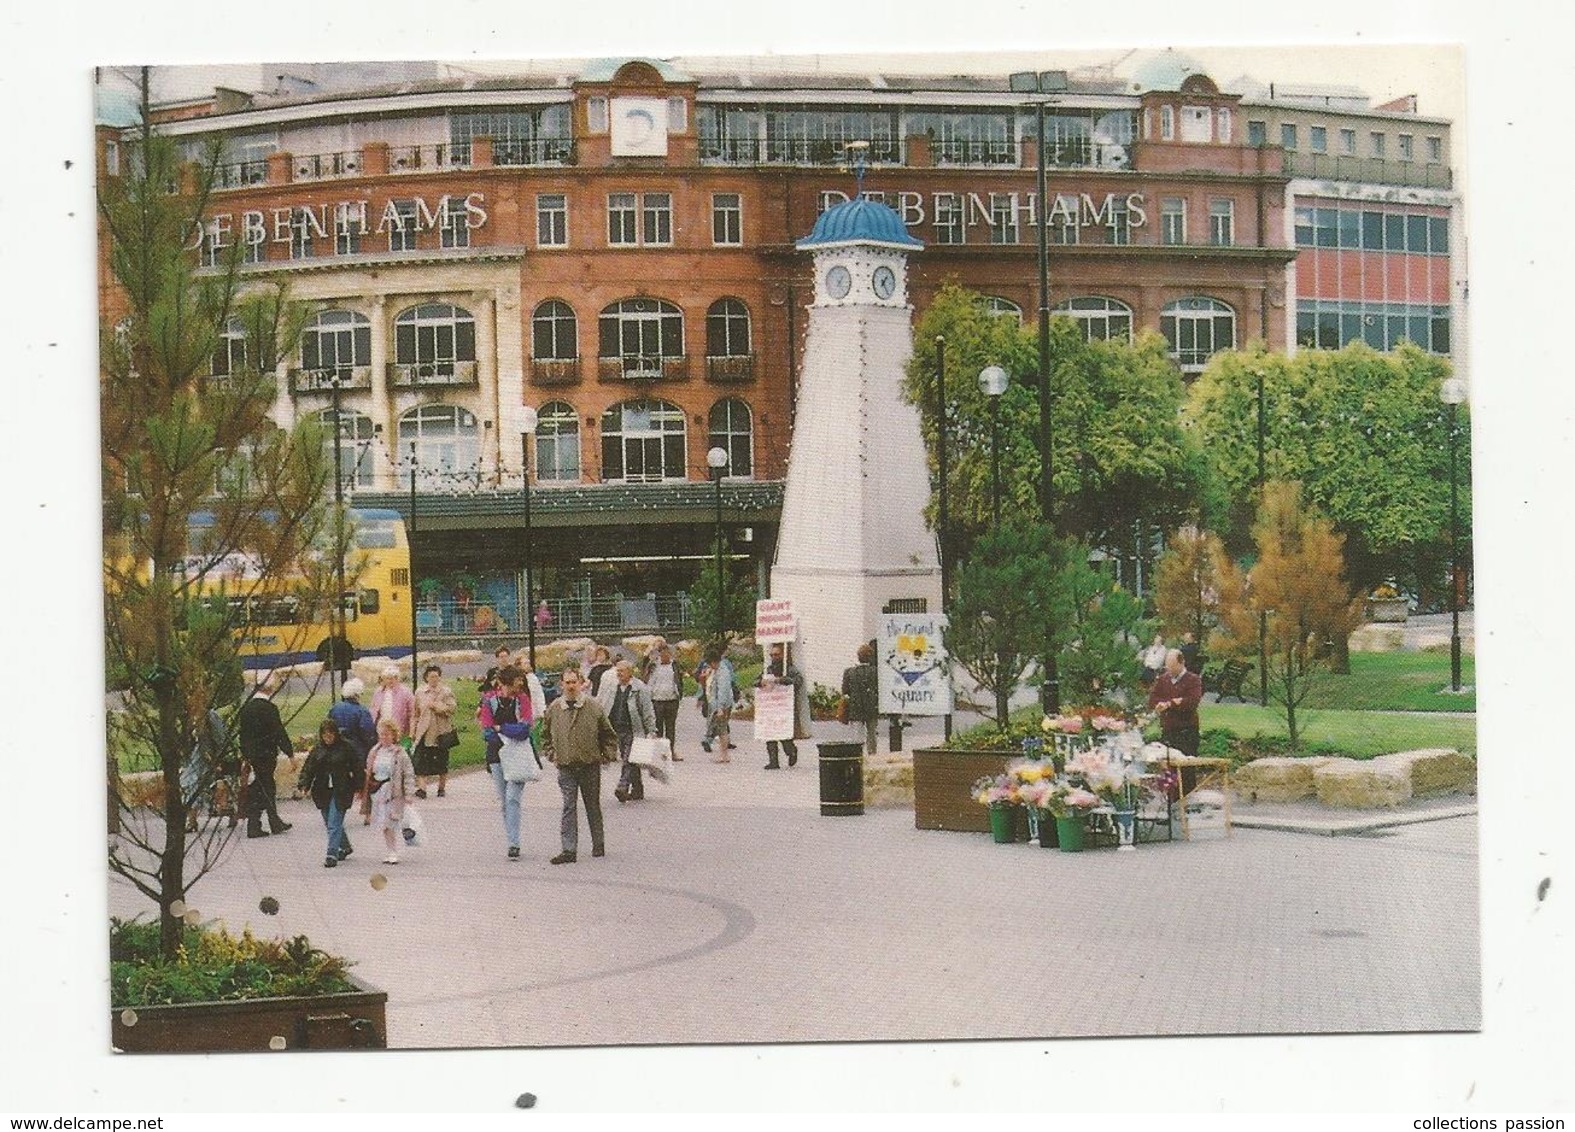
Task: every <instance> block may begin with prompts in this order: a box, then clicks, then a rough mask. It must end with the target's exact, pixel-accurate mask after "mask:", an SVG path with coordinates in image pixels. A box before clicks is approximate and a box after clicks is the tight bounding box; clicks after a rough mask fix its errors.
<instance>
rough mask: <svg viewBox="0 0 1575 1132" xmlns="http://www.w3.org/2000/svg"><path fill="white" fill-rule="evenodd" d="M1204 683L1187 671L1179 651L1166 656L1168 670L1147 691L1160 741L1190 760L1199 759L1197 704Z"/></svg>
mask: <svg viewBox="0 0 1575 1132" xmlns="http://www.w3.org/2000/svg"><path fill="white" fill-rule="evenodd" d="M1202 700H1203V680H1202V678H1200V677H1199V676H1198V674H1197V673H1196V672H1189V671H1188V670H1187V662H1186V660H1185V659H1184V658H1183V656H1182V652H1181V650H1180V649H1171V650H1170V651H1169V652H1168V653H1166V654H1165V670H1164V671H1163V672H1161V673H1160V674H1159V675H1158V676H1156V677H1155V678H1154V683H1153V684H1152V685H1151V686H1150V688H1149V690H1148V706H1149V707H1151V708H1153V709H1154V710H1155V711H1157V712H1159V731H1160V735H1159V737H1160V741H1161V742H1162V743H1164V744H1165V746H1167V747H1173V748H1175V749H1176V750H1178V751H1180V752H1181V753H1182V754H1184V755H1186V756H1187V757H1188V758H1197V757H1198V704H1199V703H1201V702H1202Z"/></svg>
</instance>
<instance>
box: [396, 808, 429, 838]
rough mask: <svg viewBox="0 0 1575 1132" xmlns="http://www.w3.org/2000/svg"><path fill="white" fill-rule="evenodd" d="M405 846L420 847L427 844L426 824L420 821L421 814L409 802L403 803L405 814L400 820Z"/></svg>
mask: <svg viewBox="0 0 1575 1132" xmlns="http://www.w3.org/2000/svg"><path fill="white" fill-rule="evenodd" d="M402 821H403V824H404V835H405V844H406V845H415V846H418V847H419V846H422V845H425V844H426V843H427V827H426V823H425V822H423V821H422V820H421V813H420V811H418V810H417V809H416V808H415V807H414V806H412V805H411V804H410V803H409V802H406V803H405V812H404V817H403V819H402Z"/></svg>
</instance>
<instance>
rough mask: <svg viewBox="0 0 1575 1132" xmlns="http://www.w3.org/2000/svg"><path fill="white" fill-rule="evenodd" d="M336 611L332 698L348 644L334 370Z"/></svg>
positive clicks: (340, 428)
mask: <svg viewBox="0 0 1575 1132" xmlns="http://www.w3.org/2000/svg"><path fill="white" fill-rule="evenodd" d="M331 389H332V391H333V406H334V409H333V411H334V555H335V560H334V607H333V608H334V612H333V615H332V616H331V617H330V618H329V621H328V698H329V699H330V700H337V699H338V698H339V692H338V688H339V650H340V648H341V647H348V642H347V641H345V638H346V637H347V636H349V630H348V629H347V628H346V625H345V477H344V472H343V469H342V466H341V463H340V454H339V453H340V445H339V441H340V437H341V436H343V435H344V421H343V419H342V418H341V417H340V415H339V374H338V373H337V372H335V373H334V376H333V384H332V386H331Z"/></svg>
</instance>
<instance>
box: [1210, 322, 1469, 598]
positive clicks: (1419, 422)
mask: <svg viewBox="0 0 1575 1132" xmlns="http://www.w3.org/2000/svg"><path fill="white" fill-rule="evenodd" d="M1449 372H1450V370H1449V363H1448V361H1447V360H1446V359H1444V358H1440V357H1438V356H1436V355H1433V354H1428V353H1424V352H1423V351H1422V350H1419V349H1417V348H1416V347H1415V346H1412V345H1410V344H1404V345H1402V346H1401V347H1400V348H1399V349H1397V350H1394V351H1392V352H1390V353H1386V354H1380V353H1378V352H1377V351H1375V350H1373V349H1372V348H1371V347H1369V346H1367V345H1365V344H1363V343H1360V342H1357V343H1353V344H1351V345H1349V346H1346V347H1345V348H1344V349H1341V350H1332V351H1331V350H1301V351H1299V352H1298V353H1297V354H1296V356H1295V357H1294V358H1287V357H1285V356H1283V355H1279V354H1273V353H1270V352H1268V351H1267V350H1266V349H1265V348H1264V347H1263V346H1262V344H1260V343H1254V344H1253V345H1251V346H1250V347H1249V348H1248V349H1246V350H1243V351H1226V352H1223V353H1220V354H1216V355H1215V357H1214V358H1213V359H1212V360H1211V361H1210V363H1209V366H1208V368H1207V369H1206V370H1205V371H1204V373H1203V375H1202V376H1201V377H1199V378H1198V380H1197V382H1196V383H1195V384H1194V385H1193V387H1192V390H1191V393H1190V396H1189V400H1188V406H1187V413H1188V419H1189V421H1190V423H1191V424H1192V426H1193V427H1194V428H1195V430H1196V431H1197V434H1198V437H1199V439H1200V441H1201V446H1202V449H1203V450H1204V451H1205V452H1206V453H1207V454H1208V461H1209V464H1210V466H1211V468H1212V470H1213V474H1214V476H1215V478H1216V479H1217V480H1218V482H1219V483H1220V484H1221V485H1222V487H1223V489H1224V491H1225V492H1226V494H1227V495H1228V496H1229V497H1230V498H1231V499H1232V500H1234V501H1235V507H1234V509H1233V510H1232V512H1231V514H1230V516H1229V518H1228V520H1227V521H1226V525H1225V527H1224V528H1223V530H1224V531H1225V533H1226V541H1227V544H1228V545H1230V546H1231V547H1232V548H1233V550H1237V551H1240V550H1242V549H1245V547H1246V545H1247V542H1248V538H1249V533H1248V532H1249V528H1250V525H1251V521H1252V508H1253V505H1254V503H1255V501H1256V489H1257V486H1258V457H1257V445H1258V396H1257V388H1258V381H1259V378H1260V377H1261V378H1262V382H1263V391H1264V424H1265V429H1264V464H1265V467H1266V473H1267V474H1266V478H1267V479H1283V480H1296V481H1298V482H1300V483H1301V484H1302V489H1303V492H1304V494H1305V497H1306V499H1307V500H1308V502H1309V503H1311V504H1313V505H1316V506H1317V507H1319V508H1320V509H1321V510H1323V511H1324V513H1326V514H1327V515H1328V516H1329V517H1330V519H1332V520H1333V522H1334V524H1335V527H1336V529H1337V530H1339V531H1340V532H1341V533H1342V534H1344V535H1345V536H1346V548H1347V554H1348V564H1349V566H1350V569H1351V577H1352V580H1353V581H1354V582H1355V583H1357V584H1358V585H1359V586H1361V587H1362V588H1363V589H1364V590H1367V589H1370V588H1372V587H1373V586H1374V585H1376V584H1377V583H1379V582H1381V581H1384V580H1386V579H1388V578H1396V579H1398V580H1400V581H1401V582H1402V583H1403V584H1408V585H1410V586H1411V587H1412V588H1416V589H1427V590H1430V591H1433V592H1437V590H1438V589H1439V588H1441V585H1442V583H1441V580H1440V577H1441V574H1442V565H1443V563H1445V562H1446V561H1447V560H1448V534H1449V431H1448V429H1449V420H1448V410H1447V409H1446V407H1445V406H1444V405H1443V404H1442V403H1441V401H1440V398H1439V389H1440V386H1441V384H1442V382H1443V380H1444V379H1445V378H1446V377H1448V376H1449ZM1466 431H1467V427H1466V426H1465V425H1463V427H1462V436H1463V439H1464V441H1465V443H1464V444H1463V446H1462V447H1463V450H1465V451H1467V452H1469V437H1467V436H1465V433H1466ZM1462 473H1463V474H1462V483H1463V484H1465V483H1468V481H1469V470H1468V469H1466V468H1463V469H1462ZM1462 502H1463V504H1464V506H1465V512H1464V513H1465V514H1466V515H1467V516H1468V515H1469V493H1465V494H1463V496H1462ZM1469 528H1470V521H1469V517H1467V518H1465V520H1464V521H1463V525H1462V529H1464V530H1469Z"/></svg>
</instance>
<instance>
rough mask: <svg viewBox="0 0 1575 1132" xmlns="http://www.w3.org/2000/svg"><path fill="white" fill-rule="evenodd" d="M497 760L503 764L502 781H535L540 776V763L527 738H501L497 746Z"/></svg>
mask: <svg viewBox="0 0 1575 1132" xmlns="http://www.w3.org/2000/svg"><path fill="white" fill-rule="evenodd" d="M498 761H499V762H500V763H501V764H502V765H503V781H504V782H535V781H536V780H537V779H539V778H540V777H541V764H540V763H539V762H538V761H537V759H536V751H535V748H533V747H532V746H531V745H530V740H529V739H510V738H507V737H505V738H504V739H503V746H501V747H499V748H498Z"/></svg>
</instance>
